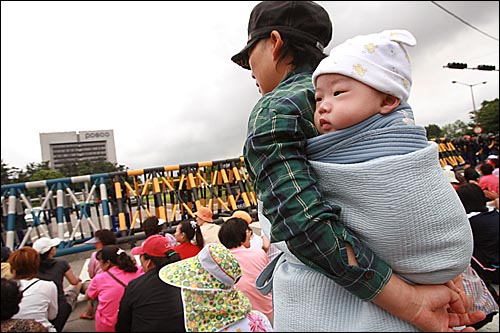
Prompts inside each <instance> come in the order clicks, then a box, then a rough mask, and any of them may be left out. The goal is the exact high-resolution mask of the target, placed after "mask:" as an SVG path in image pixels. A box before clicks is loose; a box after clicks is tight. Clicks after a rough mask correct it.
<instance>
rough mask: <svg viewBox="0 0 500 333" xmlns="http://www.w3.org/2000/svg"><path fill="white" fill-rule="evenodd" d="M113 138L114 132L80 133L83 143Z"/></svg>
mask: <svg viewBox="0 0 500 333" xmlns="http://www.w3.org/2000/svg"><path fill="white" fill-rule="evenodd" d="M111 137H113V132H112V131H92V132H80V140H82V141H92V140H102V139H104V140H107V139H109V138H111Z"/></svg>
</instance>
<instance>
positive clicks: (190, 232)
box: [179, 220, 205, 249]
mask: <svg viewBox="0 0 500 333" xmlns="http://www.w3.org/2000/svg"><path fill="white" fill-rule="evenodd" d="M179 225H180V226H181V232H183V233H184V234H185V235H186V238H187V239H188V241H192V240H193V238H195V237H196V239H195V240H196V245H197V246H198V247H199V248H200V249H203V246H204V245H205V244H204V240H203V234H202V233H201V229H200V226H199V225H198V224H196V222H194V221H193V223H192V221H188V220H183V221H181V222H179Z"/></svg>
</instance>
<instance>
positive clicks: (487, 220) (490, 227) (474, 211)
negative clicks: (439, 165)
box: [457, 184, 500, 284]
mask: <svg viewBox="0 0 500 333" xmlns="http://www.w3.org/2000/svg"><path fill="white" fill-rule="evenodd" d="M457 193H458V196H459V197H460V200H461V201H462V203H463V205H464V208H465V211H466V212H467V214H468V217H469V221H470V224H471V228H472V234H473V236H474V252H473V260H472V261H471V264H472V267H473V268H474V269H475V270H476V272H477V273H478V274H479V276H481V278H483V280H485V281H488V282H491V283H495V284H498V283H499V276H500V270H499V269H498V267H499V265H500V259H499V258H500V254H499V248H500V230H499V229H500V227H499V223H498V221H499V213H498V210H496V209H488V208H487V207H486V200H487V199H486V197H485V196H484V193H483V191H482V189H481V188H480V187H479V186H478V185H476V184H466V185H462V186H460V187H459V188H458V190H457Z"/></svg>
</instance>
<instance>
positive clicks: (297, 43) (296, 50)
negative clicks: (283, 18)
mask: <svg viewBox="0 0 500 333" xmlns="http://www.w3.org/2000/svg"><path fill="white" fill-rule="evenodd" d="M277 30H278V31H279V29H277ZM279 33H280V35H281V39H282V40H283V46H282V48H281V50H280V56H279V58H278V64H279V63H281V62H282V61H283V60H285V57H286V56H288V55H290V56H292V58H293V59H292V61H291V62H290V63H289V64H290V65H293V66H294V68H300V67H310V68H311V69H312V70H314V69H315V68H316V67H317V66H318V64H319V63H320V61H321V60H323V59H324V58H326V54H324V53H323V52H322V51H320V50H319V49H318V48H317V47H316V46H313V45H310V44H308V43H304V42H303V41H301V40H299V39H296V38H294V37H293V36H289V35H287V33H286V32H282V31H280V32H279Z"/></svg>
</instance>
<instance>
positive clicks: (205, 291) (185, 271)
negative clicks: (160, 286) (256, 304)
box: [159, 243, 273, 332]
mask: <svg viewBox="0 0 500 333" xmlns="http://www.w3.org/2000/svg"><path fill="white" fill-rule="evenodd" d="M241 274H242V271H241V267H240V265H239V263H238V261H237V260H236V258H235V257H234V255H233V254H232V253H231V252H230V251H229V250H228V249H227V248H226V247H224V245H222V244H217V243H209V244H207V245H205V247H204V248H203V249H202V250H201V251H200V253H198V255H196V256H195V257H192V258H188V259H184V260H180V261H177V262H174V263H171V264H169V265H165V266H163V267H162V268H161V269H160V271H159V275H160V279H161V280H162V281H163V282H165V283H166V284H168V285H170V286H172V287H174V288H179V289H180V290H181V293H182V300H183V302H182V304H181V306H182V312H183V314H184V316H183V318H184V327H185V329H186V331H190V332H216V331H224V332H272V331H273V327H272V325H271V323H270V321H269V319H268V318H267V317H266V316H265V315H263V314H262V313H261V312H259V311H257V310H252V306H251V304H250V301H249V300H248V297H247V296H245V294H243V293H242V292H241V291H240V290H238V289H237V288H235V286H234V284H235V282H236V281H237V280H238V279H239V278H240V277H241ZM176 310H177V309H176Z"/></svg>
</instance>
